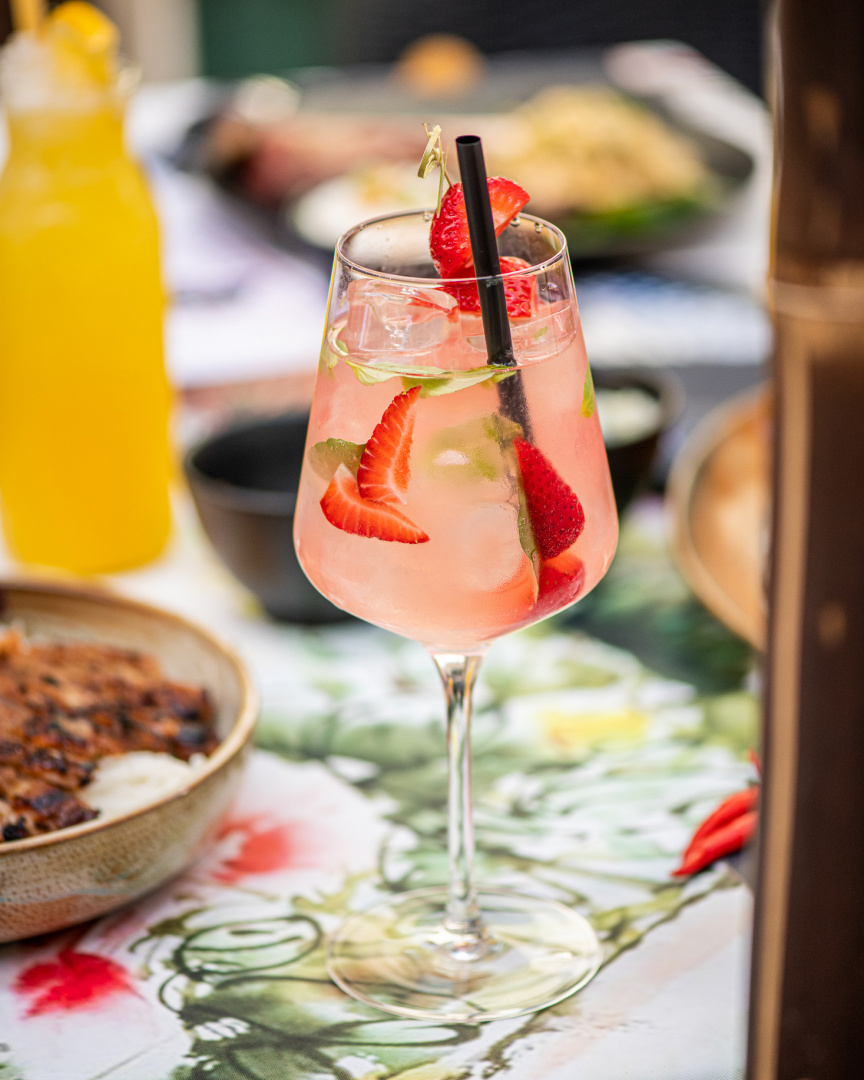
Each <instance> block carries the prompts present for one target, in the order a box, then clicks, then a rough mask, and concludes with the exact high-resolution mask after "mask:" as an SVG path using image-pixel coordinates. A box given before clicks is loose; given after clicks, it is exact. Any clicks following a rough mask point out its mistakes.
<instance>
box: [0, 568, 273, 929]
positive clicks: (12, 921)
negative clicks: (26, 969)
mask: <svg viewBox="0 0 864 1080" xmlns="http://www.w3.org/2000/svg"><path fill="white" fill-rule="evenodd" d="M0 618H2V620H3V621H4V622H10V623H11V622H14V623H15V624H16V625H17V626H20V627H22V629H23V630H24V632H25V633H26V634H28V635H30V634H33V635H41V636H44V637H47V638H53V639H55V640H73V639H77V640H81V639H86V640H90V641H99V642H105V643H108V644H112V645H119V646H121V647H126V648H131V649H137V650H140V651H141V652H144V653H147V654H148V655H150V656H153V657H155V659H157V660H158V661H159V663H160V664H161V665H162V669H163V671H164V672H165V674H166V675H167V676H168V677H169V678H171V679H175V680H178V681H182V682H189V683H195V684H197V685H200V686H204V687H205V688H206V689H207V691H208V692H209V694H210V697H211V699H212V701H213V704H214V707H215V714H216V728H217V732H218V734H219V736H220V739H221V742H220V744H219V746H218V747H217V749H216V750H215V751H214V752H213V753H212V754H211V755H210V757H209V758H208V760H207V763H206V765H205V766H204V767H203V768H202V770H201V771H200V772H198V773H196V774H195V775H194V777H193V778H192V779H190V781H189V783H188V785H187V786H186V787H185V788H182V789H180V790H179V791H177V792H175V793H172V794H169V795H166V796H163V797H162V798H160V799H158V800H154V802H153V803H152V804H149V805H147V806H145V807H142V808H141V809H138V810H135V811H133V812H131V813H128V814H126V815H123V816H121V817H117V818H113V819H111V820H106V821H100V820H99V819H98V818H97V819H95V820H94V821H89V822H86V823H85V824H83V825H75V826H72V827H71V828H68V829H60V830H58V831H56V832H52V833H46V834H44V835H41V836H32V837H28V838H26V839H24V840H13V841H7V842H5V843H0V941H14V940H17V939H19V938H25V937H30V936H32V935H34V934H43V933H46V932H47V931H50V930H57V929H60V928H61V927H65V926H71V925H73V924H75V923H79V922H84V921H86V920H88V919H93V918H95V917H97V916H99V915H103V914H104V913H105V912H107V911H111V910H112V909H113V908H116V907H119V906H120V905H122V904H125V903H127V902H128V901H130V900H134V899H135V898H136V897H139V896H141V895H143V894H144V893H146V892H149V891H150V890H151V889H155V888H156V887H157V886H159V885H162V884H163V883H164V882H165V881H167V880H168V879H169V878H171V877H172V876H173V875H175V874H177V873H178V872H179V871H181V870H182V869H184V867H186V866H187V865H188V864H189V863H190V862H191V860H192V859H193V858H194V857H195V856H196V855H197V854H198V853H199V852H200V851H201V850H202V849H203V848H204V847H205V846H206V845H207V843H208V840H209V839H210V838H211V837H213V836H214V835H215V832H216V830H217V828H218V826H219V823H220V821H221V819H222V818H223V816H224V814H225V812H226V811H227V810H228V808H229V805H230V803H231V801H232V799H233V797H234V794H235V791H236V789H237V786H238V784H239V781H240V777H241V773H242V769H243V764H244V760H245V757H246V755H247V752H248V750H249V747H250V736H251V734H252V730H253V728H254V725H255V719H256V716H257V695H256V692H255V689H254V687H253V685H252V683H251V681H250V678H249V675H248V674H247V672H246V669H245V668H244V667H243V665H242V663H241V662H240V660H239V659H238V658H237V657H236V656H235V655H234V654H233V653H232V652H231V651H230V650H228V649H226V648H225V646H223V645H222V644H220V643H219V642H218V641H217V640H216V639H215V638H213V637H211V636H210V635H209V634H208V633H207V632H206V631H204V630H201V629H199V628H198V627H197V626H194V625H193V624H192V623H189V622H187V621H186V620H185V619H182V618H180V617H179V616H177V615H172V614H170V613H168V612H166V611H162V610H159V609H158V608H154V607H149V606H147V605H145V604H140V603H137V602H135V601H133V600H127V599H124V598H121V597H119V596H116V595H113V594H111V593H107V592H96V591H86V590H81V589H75V588H72V587H69V588H67V587H65V586H62V585H59V586H58V585H43V584H29V583H19V582H0Z"/></svg>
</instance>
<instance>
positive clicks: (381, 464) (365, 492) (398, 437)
mask: <svg viewBox="0 0 864 1080" xmlns="http://www.w3.org/2000/svg"><path fill="white" fill-rule="evenodd" d="M419 393H420V387H419V386H412V387H411V389H410V390H406V391H405V392H404V393H403V394H397V395H396V397H395V398H393V400H392V401H391V402H390V404H389V405H388V406H387V408H386V410H385V411H384V415H383V416H382V417H381V419H380V421H379V422H378V424H377V425H376V427H375V430H374V431H373V432H372V437H371V438H370V439H369V441H368V442H367V443H366V449H365V450H364V451H363V456H362V457H361V458H360V465H359V467H358V469H357V485H358V487H359V489H360V494H361V495H362V496H363V498H364V499H372V500H373V501H375V502H379V503H384V504H385V505H387V506H396V505H398V504H399V503H404V502H405V501H406V499H405V495H406V493H407V491H408V481H409V480H410V478H411V467H410V464H409V460H408V459H409V455H410V453H411V439H412V437H413V434H414V411H415V408H416V405H417V396H418V394H419Z"/></svg>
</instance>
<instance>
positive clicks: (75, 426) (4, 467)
mask: <svg viewBox="0 0 864 1080" xmlns="http://www.w3.org/2000/svg"><path fill="white" fill-rule="evenodd" d="M122 123H123V116H122V104H121V103H119V102H117V101H116V100H113V99H110V98H108V99H105V98H103V99H102V100H101V101H96V102H95V103H94V104H93V105H92V107H86V108H84V107H79V108H62V107H61V108H58V109H54V108H51V109H30V110H25V111H22V112H18V113H13V114H11V115H10V116H9V135H10V147H11V150H10V155H9V159H8V161H7V164H6V167H5V169H4V172H3V175H2V177H0V500H2V521H3V530H4V533H5V536H6V540H7V543H8V544H9V546H10V548H11V550H12V552H13V554H14V555H15V556H16V557H18V558H19V559H21V560H23V561H26V562H28V563H37V564H43V565H46V566H54V567H62V568H64V569H67V570H71V571H75V572H78V573H94V572H103V571H110V570H119V569H123V568H127V567H131V566H135V565H138V564H141V563H143V562H146V561H148V560H150V559H152V558H153V557H155V556H156V555H157V554H158V553H159V551H160V550H161V549H162V547H163V546H164V544H165V542H166V539H167V537H168V533H169V529H170V509H169V500H168V485H169V476H170V471H171V462H170V452H169V444H168V419H169V407H170V392H169V387H168V382H167V379H166V375H165V369H164V357H163V336H162V323H163V310H164V302H165V298H164V294H163V288H162V285H161V276H160V267H159V236H158V226H157V221H156V215H155V212H154V208H153V204H152V200H151V197H150V194H149V191H148V188H147V185H146V182H145V179H144V177H143V174H142V172H141V170H140V168H139V167H138V165H137V163H136V162H134V161H133V160H132V159H131V158H130V157H129V155H128V154H127V153H126V151H125V148H124V145H123V135H122Z"/></svg>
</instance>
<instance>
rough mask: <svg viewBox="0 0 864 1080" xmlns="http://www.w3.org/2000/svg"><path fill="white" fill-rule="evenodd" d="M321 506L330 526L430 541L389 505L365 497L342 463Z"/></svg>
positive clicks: (380, 537) (409, 541)
mask: <svg viewBox="0 0 864 1080" xmlns="http://www.w3.org/2000/svg"><path fill="white" fill-rule="evenodd" d="M321 509H322V510H323V511H324V517H326V518H327V520H328V521H329V522H330V524H331V525H335V526H336V528H337V529H342V531H343V532H347V533H353V534H354V535H355V536H368V537H370V538H374V539H376V540H392V541H395V542H397V543H399V544H425V543H427V541H428V540H429V537H428V536H427V535H426V533H425V532H423V530H422V529H420V528H418V527H417V526H416V525H415V524H414V522H413V521H409V519H408V518H407V517H405V515H404V514H401V513H400V512H399V511H398V510H394V509H393V507H392V506H385V505H384V504H383V503H380V502H372V501H371V500H369V499H364V498H363V496H362V495H361V494H360V490H359V488H358V486H357V481H356V480H355V479H354V477H353V476H352V475H351V472H350V470H349V469H348V467H347V466H345V465H340V466H339V468H338V469H337V470H336V473H335V475H334V477H333V479H332V480H331V481H330V486H329V487H328V488H327V490H326V491H325V492H324V496H323V498H322V499H321Z"/></svg>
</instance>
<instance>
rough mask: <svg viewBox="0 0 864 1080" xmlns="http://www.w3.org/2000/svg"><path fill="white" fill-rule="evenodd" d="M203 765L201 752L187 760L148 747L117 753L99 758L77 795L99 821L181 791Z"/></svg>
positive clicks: (204, 757)
mask: <svg viewBox="0 0 864 1080" xmlns="http://www.w3.org/2000/svg"><path fill="white" fill-rule="evenodd" d="M206 764H207V758H206V756H205V755H204V754H193V756H192V758H191V760H190V761H189V762H185V761H180V760H179V758H175V757H172V756H171V755H170V754H154V753H152V752H151V751H149V750H134V751H132V752H131V753H128V754H117V755H116V756H114V757H106V758H102V759H101V760H100V761H99V763H98V765H97V767H96V771H95V772H94V774H93V779H92V780H91V782H90V783H89V784H88V785H87V787H85V788H82V790H81V791H80V792H79V793H78V795H79V798H80V799H81V800H82V802H86V803H87V805H88V806H92V807H93V809H94V810H98V811H99V820H100V821H104V820H106V819H107V818H114V817H121V816H122V815H123V814H128V813H130V812H131V811H133V810H140V809H141V808H142V807H144V806H147V805H149V804H150V803H152V802H156V801H157V800H158V799H161V798H162V797H163V796H165V795H173V794H175V793H176V792H178V791H182V790H183V789H184V788H185V787H186V786H187V785H188V784H189V783H190V782H191V781H192V780H193V779H194V778H195V777H196V776H197V775H198V773H200V772H201V770H202V768H203V767H204V766H205V765H206Z"/></svg>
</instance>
